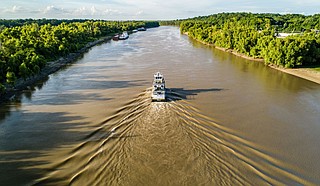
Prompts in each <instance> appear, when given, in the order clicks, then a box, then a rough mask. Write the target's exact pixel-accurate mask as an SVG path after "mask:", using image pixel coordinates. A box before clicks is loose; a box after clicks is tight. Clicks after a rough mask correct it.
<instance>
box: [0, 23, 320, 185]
mask: <svg viewBox="0 0 320 186" xmlns="http://www.w3.org/2000/svg"><path fill="white" fill-rule="evenodd" d="M157 71H160V72H162V73H163V74H164V76H165V78H166V86H167V88H168V95H167V97H168V101H167V102H151V100H150V93H151V84H152V79H153V74H154V73H155V72H157ZM0 111H1V112H0V113H1V114H0V185H270V184H271V185H320V156H319V154H320V148H319V144H320V135H319V134H320V85H318V84H316V83H313V82H310V81H307V80H304V79H301V78H298V77H295V76H292V75H289V74H285V73H283V72H280V71H277V70H275V69H272V68H269V67H266V66H264V65H263V64H262V63H260V62H252V61H248V60H246V59H242V58H240V57H237V56H234V55H232V54H230V53H225V52H223V51H220V50H216V49H214V48H212V47H210V46H205V45H203V44H201V43H198V42H196V41H194V40H191V39H189V38H188V37H187V36H185V35H181V34H180V32H179V29H178V28H177V27H166V26H163V27H159V28H153V29H149V30H147V31H146V32H138V33H134V34H132V35H130V38H129V39H128V40H124V41H110V42H107V43H104V44H102V45H98V46H95V47H93V48H92V49H91V50H90V51H88V52H87V53H85V54H84V55H83V57H81V58H80V59H79V60H78V61H76V62H75V63H73V64H71V65H69V66H68V67H66V68H64V69H62V70H60V71H58V72H56V73H54V74H52V75H50V76H49V78H48V79H47V80H45V81H43V82H39V83H37V84H36V85H35V86H34V87H30V89H29V90H26V91H24V92H23V93H22V94H21V95H17V96H16V97H15V99H14V100H12V101H10V102H7V103H5V104H2V105H1V107H0Z"/></svg>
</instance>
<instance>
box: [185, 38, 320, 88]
mask: <svg viewBox="0 0 320 186" xmlns="http://www.w3.org/2000/svg"><path fill="white" fill-rule="evenodd" d="M183 34H185V35H187V36H189V35H188V33H187V32H185V33H183ZM189 37H190V36H189ZM193 39H195V38H193ZM195 40H196V41H198V42H200V43H202V44H204V45H208V46H211V47H214V48H216V49H218V50H221V51H224V52H228V53H231V54H233V55H235V56H238V57H241V58H244V59H248V60H250V61H256V62H263V63H264V62H265V61H264V59H262V58H254V57H250V56H247V55H245V54H241V53H239V52H237V51H234V50H232V49H227V48H222V47H218V46H214V45H213V44H209V43H206V42H203V41H200V40H197V39H195ZM268 66H269V67H270V68H273V69H276V70H279V71H282V72H284V73H287V74H291V75H294V76H297V77H300V78H303V79H306V80H309V81H312V82H314V83H317V84H320V71H317V70H314V69H312V68H284V67H279V66H275V65H272V64H268Z"/></svg>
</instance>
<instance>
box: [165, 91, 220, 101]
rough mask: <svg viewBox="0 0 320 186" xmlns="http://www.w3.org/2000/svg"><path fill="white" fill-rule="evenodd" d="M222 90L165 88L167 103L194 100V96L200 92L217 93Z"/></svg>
mask: <svg viewBox="0 0 320 186" xmlns="http://www.w3.org/2000/svg"><path fill="white" fill-rule="evenodd" d="M222 90H224V89H220V88H209V89H190V90H187V89H184V88H167V92H166V95H167V101H169V102H170V101H179V100H185V99H194V96H196V95H198V94H199V93H202V92H218V91H222Z"/></svg>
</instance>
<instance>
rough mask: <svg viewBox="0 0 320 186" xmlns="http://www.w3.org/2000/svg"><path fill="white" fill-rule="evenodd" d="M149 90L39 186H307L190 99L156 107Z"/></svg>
mask: <svg viewBox="0 0 320 186" xmlns="http://www.w3.org/2000/svg"><path fill="white" fill-rule="evenodd" d="M150 92H151V89H147V90H146V91H144V92H142V93H141V94H139V95H137V97H136V98H134V99H132V100H130V101H129V102H128V103H126V104H125V105H123V106H122V107H121V108H118V109H117V110H115V111H114V113H113V114H112V115H111V116H110V117H108V118H106V119H105V120H104V121H102V122H100V123H98V124H96V125H95V126H94V127H92V130H91V132H90V133H89V134H88V135H87V136H85V137H84V138H83V140H82V142H81V143H80V144H78V145H77V146H75V147H74V148H72V150H70V151H69V152H68V153H66V154H63V158H62V161H60V162H58V163H56V164H54V165H52V166H51V167H50V170H52V171H51V172H50V173H49V174H48V175H46V176H45V177H43V178H41V179H39V180H36V181H35V183H34V185H43V184H45V185H57V184H59V185H61V184H62V185H286V184H309V185H311V184H312V183H309V182H306V181H305V180H304V179H303V178H301V177H299V175H297V173H295V172H294V171H292V170H295V169H296V168H295V167H293V166H291V165H288V164H285V163H284V162H281V161H280V160H277V159H276V158H274V157H273V155H272V154H270V153H268V152H264V151H262V150H260V149H259V148H258V147H259V146H258V145H257V144H254V143H253V142H250V141H248V140H246V139H245V138H243V137H241V136H240V135H238V134H237V133H236V131H233V130H232V129H229V128H226V127H224V126H223V125H221V124H218V123H217V122H214V119H212V118H210V117H208V116H205V115H203V114H201V111H200V110H198V109H197V108H196V107H194V106H193V105H192V104H191V103H190V102H188V100H186V99H184V95H180V93H177V92H170V93H169V98H168V102H151V100H150Z"/></svg>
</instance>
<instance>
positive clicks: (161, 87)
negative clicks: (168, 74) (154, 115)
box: [151, 72, 166, 101]
mask: <svg viewBox="0 0 320 186" xmlns="http://www.w3.org/2000/svg"><path fill="white" fill-rule="evenodd" d="M153 78H154V79H153V84H152V85H153V87H152V94H151V99H152V101H165V100H166V86H165V80H164V77H163V75H162V74H161V73H160V72H157V73H155V74H154V75H153Z"/></svg>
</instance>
